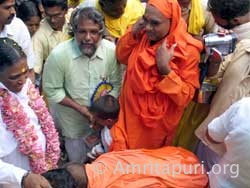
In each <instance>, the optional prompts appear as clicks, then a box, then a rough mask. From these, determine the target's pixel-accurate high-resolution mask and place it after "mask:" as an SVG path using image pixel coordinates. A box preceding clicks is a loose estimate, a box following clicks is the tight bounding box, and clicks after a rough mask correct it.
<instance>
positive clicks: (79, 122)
mask: <svg viewBox="0 0 250 188" xmlns="http://www.w3.org/2000/svg"><path fill="white" fill-rule="evenodd" d="M71 22H72V23H71V25H72V28H73V33H74V38H73V39H71V40H68V41H65V42H63V43H61V44H59V45H58V46H57V47H56V48H54V50H53V51H52V52H51V53H50V55H49V56H48V58H47V61H46V63H45V66H44V72H43V89H44V91H45V93H46V95H47V97H48V100H49V101H51V102H53V103H56V104H55V112H56V119H57V122H58V125H59V128H60V130H61V131H62V135H63V136H64V140H65V148H66V151H67V154H68V157H69V161H75V162H80V163H83V162H85V161H86V159H87V152H89V151H90V149H91V148H90V147H91V146H92V144H94V142H95V139H94V138H95V136H96V135H95V132H93V130H92V129H91V128H90V126H89V125H90V122H91V121H92V119H93V118H92V114H91V113H90V112H89V110H88V107H89V106H90V104H91V101H92V99H93V96H94V97H96V96H98V95H103V94H105V93H108V92H109V94H111V95H113V96H115V97H117V96H118V94H119V90H120V86H121V81H122V71H121V67H120V65H119V64H118V63H117V60H116V56H115V44H113V43H112V42H110V41H108V40H106V39H103V38H102V37H103V33H104V30H105V26H104V19H103V16H102V14H101V13H99V12H98V11H97V10H96V9H95V8H93V7H86V8H82V9H78V10H77V11H76V12H74V13H73V14H72V17H71ZM107 86H111V91H110V90H106V89H107ZM99 89H100V90H99ZM92 133H93V134H92ZM92 141H93V142H92ZM96 141H97V140H96Z"/></svg>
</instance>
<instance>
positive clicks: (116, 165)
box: [85, 147, 208, 188]
mask: <svg viewBox="0 0 250 188" xmlns="http://www.w3.org/2000/svg"><path fill="white" fill-rule="evenodd" d="M96 167H98V168H96ZM85 169H86V174H87V177H88V188H204V187H207V184H208V177H207V174H206V171H205V168H204V167H203V166H201V164H200V163H199V160H198V159H197V158H196V156H195V155H194V154H193V153H191V152H189V151H187V150H185V149H182V148H177V147H163V148H161V149H156V150H145V149H138V150H125V151H119V152H110V153H106V154H103V155H101V156H100V157H99V158H97V160H96V161H94V162H93V163H92V164H87V165H86V166H85ZM97 169H98V170H99V171H97Z"/></svg>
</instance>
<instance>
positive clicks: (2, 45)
mask: <svg viewBox="0 0 250 188" xmlns="http://www.w3.org/2000/svg"><path fill="white" fill-rule="evenodd" d="M21 58H26V55H25V53H24V52H23V50H22V48H21V47H20V46H19V45H18V44H17V42H15V41H14V40H12V39H10V38H6V37H5V38H0V72H3V71H5V69H6V68H7V67H11V66H12V65H14V64H16V63H17V62H18V60H19V59H21Z"/></svg>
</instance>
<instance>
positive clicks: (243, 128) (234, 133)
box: [208, 97, 250, 188]
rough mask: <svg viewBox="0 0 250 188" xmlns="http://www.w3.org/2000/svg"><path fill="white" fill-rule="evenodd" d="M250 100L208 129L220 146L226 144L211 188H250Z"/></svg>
mask: <svg viewBox="0 0 250 188" xmlns="http://www.w3.org/2000/svg"><path fill="white" fill-rule="evenodd" d="M249 118H250V97H247V98H243V99H241V100H240V101H238V102H237V103H234V104H233V105H232V106H231V107H230V108H229V109H228V110H227V111H226V112H224V113H223V114H222V115H221V116H219V117H217V118H215V119H214V120H213V121H212V122H211V123H210V124H209V125H208V133H209V135H210V136H211V138H213V140H215V141H217V142H224V143H225V145H226V152H225V153H224V154H223V156H222V157H221V159H220V160H219V162H218V164H216V165H219V166H220V169H221V171H220V173H219V174H218V169H219V167H218V166H217V167H216V171H213V170H212V171H210V174H209V182H210V187H211V188H238V187H239V188H243V187H249V186H250V174H249V171H250V160H249V159H250V121H249Z"/></svg>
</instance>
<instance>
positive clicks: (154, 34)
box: [143, 5, 171, 42]
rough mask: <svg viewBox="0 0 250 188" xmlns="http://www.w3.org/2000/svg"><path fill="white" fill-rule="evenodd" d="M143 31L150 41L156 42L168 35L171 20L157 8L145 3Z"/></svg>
mask: <svg viewBox="0 0 250 188" xmlns="http://www.w3.org/2000/svg"><path fill="white" fill-rule="evenodd" d="M143 21H144V24H145V31H146V34H147V36H148V38H149V40H150V41H153V42H157V41H159V40H161V39H163V38H164V37H165V36H166V35H168V33H169V30H170V26H171V20H170V19H168V18H166V17H165V16H164V15H163V14H162V13H161V12H160V11H159V10H158V9H157V8H155V7H154V6H152V5H147V7H146V11H145V14H144V15H143Z"/></svg>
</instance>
